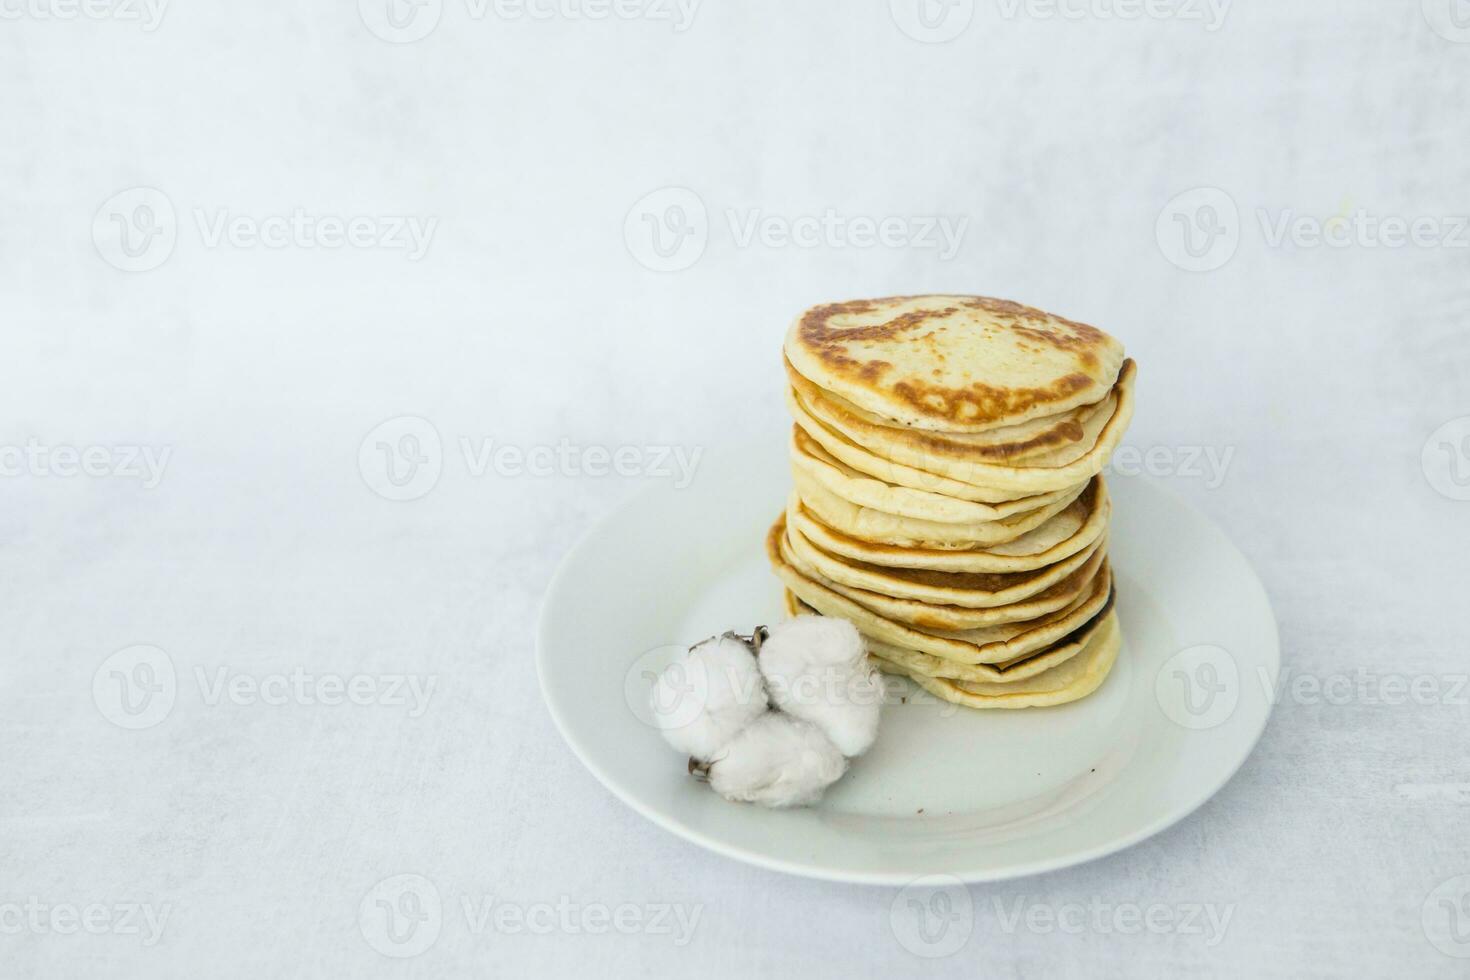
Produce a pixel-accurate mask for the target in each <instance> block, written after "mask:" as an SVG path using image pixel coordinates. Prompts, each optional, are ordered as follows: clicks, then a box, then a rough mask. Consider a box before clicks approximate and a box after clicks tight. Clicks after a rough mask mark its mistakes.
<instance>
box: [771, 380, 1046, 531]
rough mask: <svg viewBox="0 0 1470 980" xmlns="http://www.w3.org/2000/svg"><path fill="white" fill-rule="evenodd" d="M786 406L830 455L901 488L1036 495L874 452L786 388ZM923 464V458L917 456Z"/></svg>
mask: <svg viewBox="0 0 1470 980" xmlns="http://www.w3.org/2000/svg"><path fill="white" fill-rule="evenodd" d="M786 408H787V411H789V412H790V413H791V418H792V419H793V420H794V421H795V422H796V425H797V427H798V428H800V429H801V430H802V433H803V434H804V435H805V436H806V437H807V438H808V439H810V440H811V441H812V442H814V443H816V444H817V445H819V446H821V447H822V449H824V450H825V451H826V452H827V454H828V455H830V456H831V457H832V458H834V459H838V460H841V461H842V462H843V463H845V464H847V465H848V466H850V467H852V468H853V469H855V470H858V471H859V472H862V473H866V474H868V475H869V476H872V477H874V478H875V479H876V478H880V477H881V479H882V481H883V482H885V483H889V484H893V485H895V486H901V487H912V488H914V489H916V490H924V491H927V492H929V493H939V494H944V495H946V496H949V497H954V498H955V499H957V500H973V501H978V502H980V503H1007V502H1009V501H1012V500H1021V499H1024V498H1026V497H1029V496H1034V494H1029V493H1027V492H1026V491H1024V490H1001V489H996V488H994V487H981V486H976V485H975V484H973V483H965V482H964V481H962V480H955V479H951V478H950V477H947V476H944V475H942V474H939V473H935V472H932V471H930V470H927V469H924V468H923V467H922V466H910V465H908V464H907V463H904V462H900V461H897V460H892V459H885V458H883V457H881V456H876V455H874V454H873V453H872V452H871V451H870V450H869V449H867V448H866V447H864V446H860V445H858V444H857V443H855V442H853V441H852V440H851V439H848V438H847V437H846V436H844V435H843V434H842V433H840V432H838V431H837V430H836V429H833V428H831V427H830V426H828V425H825V424H823V423H822V422H821V421H820V420H818V419H817V418H816V417H815V416H814V415H812V414H811V413H810V412H808V411H807V410H806V408H805V407H804V406H803V404H802V401H801V399H800V398H799V397H798V396H797V394H796V392H795V390H794V389H791V388H788V389H786ZM915 462H918V463H923V462H925V461H924V460H923V459H915Z"/></svg>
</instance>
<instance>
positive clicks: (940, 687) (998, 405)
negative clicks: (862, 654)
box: [766, 296, 1135, 708]
mask: <svg viewBox="0 0 1470 980" xmlns="http://www.w3.org/2000/svg"><path fill="white" fill-rule="evenodd" d="M785 351H786V371H787V375H788V376H789V378H790V381H791V385H790V388H789V389H788V390H787V393H786V394H787V404H788V407H789V408H790V410H791V414H792V416H793V417H794V419H795V420H796V425H795V426H794V427H793V430H792V439H791V464H792V465H791V471H792V476H793V478H794V481H795V490H794V492H793V493H792V494H791V497H790V500H789V502H788V505H787V509H786V513H785V514H783V515H782V516H781V517H780V518H779V519H778V520H777V521H776V523H775V525H774V526H772V528H771V531H770V534H769V535H768V537H767V542H766V545H767V550H768V552H769V555H770V559H771V564H772V566H773V567H774V568H775V570H776V574H777V575H779V576H780V578H781V580H782V582H784V583H785V585H786V605H787V611H788V613H790V614H792V615H795V614H798V613H813V612H815V613H821V614H823V615H828V616H841V617H843V618H845V619H849V620H851V621H852V622H853V623H855V624H856V625H857V627H858V629H859V630H861V631H862V633H863V635H864V636H865V637H866V639H867V642H868V650H869V653H870V654H871V655H872V656H873V658H874V659H875V660H876V662H877V664H878V666H879V667H881V668H882V669H883V670H886V671H889V672H891V673H895V674H902V675H905V676H908V677H910V678H912V679H913V680H914V681H915V682H916V683H918V684H919V685H921V686H922V687H924V688H925V689H927V690H928V691H930V692H932V693H933V694H935V695H938V696H939V697H941V698H944V699H946V700H948V701H953V702H955V703H958V704H963V705H968V706H971V707H1004V708H1010V707H1031V706H1040V705H1052V704H1061V703H1063V702H1066V701H1072V700H1075V699H1077V698H1080V697H1083V696H1085V695H1087V694H1089V693H1091V692H1092V691H1094V690H1096V689H1097V687H1098V686H1099V685H1100V684H1101V683H1102V682H1103V679H1104V678H1105V677H1106V676H1107V673H1108V671H1109V670H1110V669H1111V668H1112V665H1113V661H1114V659H1115V658H1116V656H1117V652H1118V647H1119V632H1118V622H1117V616H1116V615H1115V614H1114V612H1113V581H1112V573H1111V571H1110V569H1109V566H1108V559H1107V536H1108V519H1109V515H1110V511H1109V505H1108V494H1107V488H1106V486H1104V484H1103V479H1102V477H1101V476H1100V475H1099V474H1100V472H1101V470H1102V468H1103V466H1104V465H1105V464H1106V463H1107V461H1108V457H1109V456H1110V455H1111V453H1112V451H1113V449H1114V448H1115V447H1116V446H1117V445H1118V442H1119V440H1120V439H1121V438H1122V435H1123V431H1124V429H1126V428H1127V425H1128V421H1129V419H1130V418H1131V416H1132V413H1133V379H1134V373H1135V369H1134V364H1133V362H1132V361H1131V360H1125V359H1124V357H1123V348H1122V345H1121V344H1119V343H1118V342H1117V341H1116V340H1114V339H1113V338H1112V337H1109V336H1108V335H1107V334H1105V333H1103V332H1102V331H1101V330H1098V329H1096V328H1095V327H1090V326H1087V325H1086V324H1082V323H1074V322H1072V321H1070V320H1065V319H1062V318H1060V317H1056V316H1052V315H1050V314H1047V313H1043V312H1041V311H1040V310H1035V309H1032V308H1030V307H1026V306H1021V305H1019V304H1016V303H1011V302H1008V301H1005V300H997V299H989V298H987V297H982V296H905V297H895V298H890V299H877V300H858V301H854V302H848V303H833V304H827V305H824V306H817V307H813V308H812V309H810V310H808V311H806V313H804V314H802V316H801V317H800V318H798V319H797V321H796V323H795V324H793V325H792V328H791V331H790V333H789V334H788V335H787V338H786V345H785Z"/></svg>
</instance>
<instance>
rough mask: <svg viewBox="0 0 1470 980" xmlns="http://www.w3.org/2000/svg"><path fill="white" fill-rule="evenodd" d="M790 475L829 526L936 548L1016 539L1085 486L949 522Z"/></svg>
mask: <svg viewBox="0 0 1470 980" xmlns="http://www.w3.org/2000/svg"><path fill="white" fill-rule="evenodd" d="M791 478H792V482H793V483H794V484H795V485H796V493H797V496H799V497H800V498H801V502H802V504H803V505H804V506H805V507H806V508H807V510H809V511H811V512H812V513H813V514H815V515H816V516H817V517H819V518H820V519H821V521H822V523H824V524H826V525H828V526H829V527H832V528H835V529H837V530H839V531H841V532H843V533H844V534H850V535H852V536H853V537H857V538H864V539H866V540H868V541H877V542H879V543H881V544H891V545H901V546H905V547H918V548H932V549H936V550H946V549H955V548H974V547H976V546H991V545H998V544H1004V543H1005V542H1007V541H1014V540H1015V539H1016V538H1018V537H1020V536H1021V535H1023V534H1025V533H1026V532H1027V531H1031V530H1034V529H1036V528H1037V527H1040V526H1041V525H1042V524H1045V523H1046V522H1047V521H1048V520H1050V519H1051V518H1052V517H1055V516H1056V515H1057V514H1058V513H1060V512H1061V511H1062V510H1065V509H1066V507H1067V506H1068V505H1069V504H1070V503H1071V502H1072V501H1073V500H1075V499H1076V498H1077V497H1080V496H1081V495H1082V491H1083V490H1084V489H1086V488H1085V486H1081V485H1079V486H1078V487H1077V488H1076V490H1075V491H1070V492H1069V495H1068V496H1066V497H1063V498H1062V499H1060V500H1054V501H1052V502H1051V503H1048V504H1046V505H1045V506H1043V507H1039V508H1037V509H1036V510H1032V511H1026V512H1024V513H1021V514H1015V515H1012V516H1010V517H1006V518H1003V519H1001V520H998V521H983V522H970V523H951V522H948V521H928V520H920V519H918V518H914V517H905V516H904V515H902V514H893V513H889V512H888V511H882V510H878V509H876V508H873V507H864V506H861V505H859V504H855V503H853V502H852V501H850V500H844V499H842V498H841V497H839V496H837V495H836V494H834V493H832V492H831V491H829V490H827V489H826V488H825V487H823V486H822V485H821V484H820V483H818V482H817V481H816V480H815V479H813V478H812V477H810V476H808V475H807V474H806V473H805V472H804V471H803V470H800V469H793V471H792V474H791Z"/></svg>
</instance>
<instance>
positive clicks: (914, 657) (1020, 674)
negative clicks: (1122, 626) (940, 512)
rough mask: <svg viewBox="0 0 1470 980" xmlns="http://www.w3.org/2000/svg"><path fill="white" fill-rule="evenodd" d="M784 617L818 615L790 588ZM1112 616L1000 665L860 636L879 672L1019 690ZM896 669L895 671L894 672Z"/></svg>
mask: <svg viewBox="0 0 1470 980" xmlns="http://www.w3.org/2000/svg"><path fill="white" fill-rule="evenodd" d="M783 597H784V600H785V601H784V606H785V609H786V615H788V616H792V617H795V616H800V615H811V614H816V615H821V614H820V613H818V612H817V611H816V610H815V609H813V608H812V607H811V606H808V605H807V604H806V603H804V602H802V601H801V600H800V599H798V598H797V597H796V596H795V595H794V594H793V593H792V592H791V591H790V590H789V589H787V590H784V591H783ZM1111 615H1112V607H1111V605H1109V606H1106V607H1104V609H1103V610H1102V612H1100V613H1098V615H1096V616H1094V617H1093V618H1092V619H1091V620H1089V621H1088V622H1087V623H1084V624H1083V625H1082V626H1081V627H1079V628H1078V629H1076V630H1074V631H1073V632H1072V633H1070V634H1069V635H1067V636H1066V637H1064V638H1063V639H1062V640H1061V641H1059V642H1058V643H1056V644H1054V645H1053V646H1050V647H1048V648H1047V649H1045V650H1043V651H1041V652H1040V653H1035V654H1032V655H1030V656H1027V657H1020V658H1018V659H1016V660H1012V661H1008V662H1007V663H1002V664H976V665H973V666H970V665H965V664H956V663H953V662H951V661H948V660H941V659H940V658H938V657H932V656H930V655H928V654H926V653H919V652H918V651H916V650H909V649H906V648H904V647H896V646H893V645H892V644H888V643H884V642H882V641H881V640H875V639H873V638H872V637H870V636H865V637H863V642H864V643H865V644H866V645H867V648H868V652H869V655H870V657H871V658H872V659H873V662H874V664H875V665H876V666H878V667H879V668H880V669H883V670H887V671H888V672H889V673H902V674H903V675H904V676H909V677H912V676H915V675H921V676H924V677H928V678H933V679H941V680H951V681H961V682H964V683H967V684H986V683H992V684H997V685H1005V686H1010V687H1012V689H1013V690H1021V689H1022V688H1021V687H1020V685H1019V683H1018V682H1022V681H1026V680H1029V679H1031V678H1035V677H1037V676H1038V675H1041V674H1044V673H1046V672H1048V671H1050V670H1052V669H1053V668H1055V667H1056V666H1058V665H1059V664H1062V663H1064V662H1066V661H1067V660H1070V659H1071V658H1073V657H1075V656H1077V655H1078V654H1080V653H1081V652H1082V651H1083V650H1084V649H1085V648H1086V647H1087V645H1088V644H1089V643H1090V642H1091V641H1092V640H1093V639H1094V638H1095V637H1096V636H1097V631H1098V630H1099V628H1101V627H1102V626H1103V624H1104V622H1105V621H1106V620H1107V619H1108V618H1109V617H1110V616H1111ZM895 668H898V669H895Z"/></svg>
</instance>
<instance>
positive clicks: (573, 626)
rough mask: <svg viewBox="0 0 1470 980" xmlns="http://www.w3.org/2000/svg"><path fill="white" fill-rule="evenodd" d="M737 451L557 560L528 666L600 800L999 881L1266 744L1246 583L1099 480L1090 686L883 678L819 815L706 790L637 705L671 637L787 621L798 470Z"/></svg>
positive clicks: (738, 852)
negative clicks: (1018, 691) (958, 700)
mask: <svg viewBox="0 0 1470 980" xmlns="http://www.w3.org/2000/svg"><path fill="white" fill-rule="evenodd" d="M773 442H774V443H775V445H776V446H777V447H779V446H780V442H779V440H773ZM731 458H732V457H727V464H728V461H729V459H731ZM733 458H735V459H739V460H740V463H739V465H738V467H736V466H732V465H725V466H714V465H709V464H707V465H705V466H704V467H702V468H701V470H700V473H699V477H698V478H697V479H696V480H695V482H694V483H693V484H692V485H690V486H689V487H686V488H684V489H679V490H676V489H673V488H661V489H657V490H654V491H653V492H650V493H647V494H645V495H643V496H642V497H640V498H638V499H636V500H634V501H633V502H632V503H631V504H630V505H629V506H626V507H624V508H623V509H622V510H620V511H618V512H617V513H615V514H613V515H612V516H611V517H610V518H608V519H607V520H606V521H604V522H603V523H602V524H601V525H600V526H598V527H597V528H596V529H595V530H593V531H592V533H590V534H589V535H588V536H587V537H586V538H585V539H584V540H583V541H582V542H581V544H579V545H578V546H577V547H576V548H575V549H574V550H573V551H572V552H571V554H569V555H568V556H567V558H566V560H565V562H564V563H563V564H562V567H561V569H560V571H559V572H558V573H557V575H556V578H555V580H554V581H553V582H552V584H551V587H550V588H549V589H548V591H547V594H546V599H545V603H544V606H543V608H542V616H541V624H540V631H539V636H538V642H537V666H538V669H539V671H540V674H541V687H542V691H543V693H544V695H545V697H546V703H547V706H548V707H549V708H550V710H551V714H552V716H553V717H554V718H555V720H556V723H557V725H558V726H559V727H560V729H561V732H562V734H563V735H564V736H565V737H566V740H567V742H568V743H569V744H570V745H571V747H572V750H573V751H574V752H576V754H577V756H578V757H579V758H580V759H581V760H582V761H583V762H584V763H585V764H586V766H587V768H588V769H590V770H591V771H592V773H593V774H594V775H595V776H596V777H597V778H598V779H599V780H601V781H602V783H603V784H604V785H605V786H607V788H608V789H610V790H612V791H613V792H614V793H615V794H617V795H618V796H619V797H620V798H622V799H623V800H624V801H625V802H626V803H627V804H628V805H629V806H631V807H633V808H634V809H635V810H637V811H638V812H640V813H642V814H643V815H644V816H646V817H648V818H649V819H650V820H653V821H654V822H655V823H657V824H659V825H661V826H663V827H665V828H667V829H668V830H670V831H672V832H674V833H675V834H678V835H679V836H681V837H684V838H687V839H689V840H691V841H694V842H695V843H697V844H700V845H702V846H704V847H707V848H709V849H711V850H713V851H717V852H719V853H721V854H724V855H727V856H729V857H733V858H737V859H739V860H742V861H748V862H750V863H752V864H757V865H761V866H763V867H767V868H774V869H776V870H779V871H786V872H790V873H792V874H800V875H808V876H811V877H816V878H826V879H832V880H837V881H853V882H866V883H875V884H898V885H902V884H907V883H909V882H911V881H912V880H913V879H915V878H918V877H921V876H924V875H934V874H946V875H952V876H954V877H957V878H959V879H960V880H963V881H994V880H998V879H1002V878H1010V877H1015V876H1018V875H1026V874H1034V873H1037V872H1042V871H1048V870H1053V869H1056V868H1063V867H1067V866H1069V865H1073V864H1077V863H1080V862H1082V861H1087V860H1090V859H1092V858H1097V857H1101V856H1103V855H1106V854H1111V853H1112V852H1114V851H1117V850H1120V849H1121V848H1124V847H1127V846H1129V845H1130V844H1134V843H1137V842H1138V841H1141V840H1143V839H1144V838H1146V837H1148V836H1149V835H1151V834H1154V833H1157V832H1158V831H1160V830H1163V829H1164V828H1166V827H1168V826H1169V825H1171V824H1173V823H1174V822H1175V821H1177V820H1179V819H1180V818H1182V817H1184V816H1185V815H1187V814H1188V813H1189V812H1190V811H1192V810H1194V809H1195V808H1196V807H1198V806H1199V805H1200V804H1201V803H1203V802H1204V801H1205V800H1207V799H1209V798H1210V797H1211V796H1212V795H1213V794H1214V793H1215V792H1216V791H1217V790H1219V789H1220V787H1221V786H1223V785H1224V784H1225V782H1226V781H1227V780H1229V779H1230V777H1231V775H1232V774H1234V772H1235V771H1236V769H1238V768H1239V767H1240V765H1241V763H1243V762H1244V761H1245V759H1246V757H1247V756H1248V755H1249V754H1250V751H1251V748H1252V747H1253V746H1254V745H1255V743H1256V740H1257V739H1258V738H1259V737H1260V734H1261V731H1262V729H1263V728H1264V727H1265V723H1266V717H1267V715H1268V714H1269V713H1270V708H1271V704H1272V701H1273V698H1272V692H1274V691H1275V689H1276V678H1277V672H1278V669H1279V666H1280V654H1279V648H1278V642H1277V633H1276V623H1275V620H1274V618H1273V617H1272V614H1271V607H1270V604H1269V602H1268V601H1267V599H1266V594H1265V591H1264V590H1263V589H1262V587H1261V584H1260V582H1259V580H1258V579H1257V578H1256V576H1255V574H1254V573H1253V572H1252V571H1251V568H1250V566H1249V565H1248V564H1247V562H1246V561H1245V559H1244V558H1243V557H1242V556H1241V554H1240V552H1238V551H1237V550H1236V549H1235V548H1234V546H1232V545H1231V543H1230V542H1229V540H1227V539H1226V537H1225V535H1224V534H1222V533H1221V532H1220V530H1219V529H1218V528H1216V527H1215V526H1214V525H1213V524H1211V523H1210V522H1209V521H1208V520H1207V519H1205V518H1204V517H1203V516H1201V515H1200V514H1199V513H1198V512H1196V511H1195V510H1193V509H1192V508H1190V507H1189V506H1188V505H1187V504H1185V503H1184V502H1183V501H1182V500H1180V499H1179V498H1177V497H1176V496H1174V494H1173V493H1171V492H1168V491H1166V490H1164V489H1162V488H1160V487H1159V486H1158V485H1156V484H1153V483H1149V482H1146V481H1143V480H1140V479H1130V478H1122V477H1113V478H1112V479H1110V481H1109V488H1110V491H1111V493H1112V496H1113V501H1114V509H1113V530H1112V534H1111V536H1110V550H1111V554H1112V563H1113V569H1114V575H1115V577H1116V582H1117V594H1118V598H1117V609H1118V615H1119V618H1120V622H1121V625H1122V632H1123V647H1122V650H1121V651H1120V653H1119V656H1118V662H1117V665H1116V666H1115V667H1114V669H1113V672H1112V674H1111V675H1110V676H1109V677H1108V679H1107V681H1106V682H1105V683H1104V684H1103V686H1102V687H1101V688H1100V689H1099V690H1098V691H1097V692H1096V693H1094V694H1093V695H1092V696H1090V697H1088V698H1085V699H1084V700H1082V701H1080V702H1077V703H1074V704H1069V705H1063V706H1060V707H1055V708H1043V709H1028V710H1023V711H999V710H997V711H975V710H970V709H964V708H955V707H953V706H951V705H947V704H942V703H939V702H937V701H935V700H934V699H933V698H931V697H928V696H927V695H924V694H923V693H922V692H920V691H918V689H916V688H914V687H913V686H912V685H911V684H909V683H908V682H907V681H899V680H896V679H892V680H891V681H890V683H891V685H892V686H893V688H894V691H895V695H894V697H893V698H892V699H891V703H888V704H886V705H885V707H884V709H883V719H882V727H881V728H880V730H879V736H878V743H877V745H876V746H875V747H874V748H873V750H872V751H871V752H869V753H868V754H867V755H866V756H864V757H863V758H861V759H859V760H857V761H856V762H855V763H854V764H853V766H852V768H851V770H850V771H849V773H848V774H847V776H845V777H844V778H843V779H842V781H841V782H839V783H837V784H836V785H835V786H833V787H832V788H831V789H830V790H828V792H827V795H826V796H825V798H824V799H823V800H822V801H821V802H820V803H819V804H818V805H816V806H815V807H811V808H808V809H799V810H787V811H773V810H766V809H762V808H759V807H754V806H748V805H743V804H734V803H728V802H726V801H724V800H722V799H720V798H719V797H718V796H716V795H715V794H714V793H713V792H712V791H711V790H710V789H709V787H708V786H707V785H705V784H703V783H700V782H696V781H695V780H693V779H691V778H690V777H689V776H688V775H687V774H686V772H685V760H684V759H683V758H682V757H681V756H680V755H678V754H677V753H675V752H674V751H673V750H672V749H671V748H669V746H668V745H667V744H665V743H664V741H663V740H662V738H661V737H660V736H659V734H658V732H657V730H656V729H655V728H653V727H652V725H651V723H650V722H649V716H648V710H647V708H646V707H645V705H646V700H647V696H648V689H649V684H650V680H651V677H652V676H653V675H654V674H655V673H656V672H657V671H658V670H659V669H660V668H661V667H662V666H663V665H664V664H666V663H667V662H669V660H671V659H672V658H673V657H674V656H676V655H677V654H678V653H679V652H681V651H682V650H683V649H684V648H685V647H687V646H689V645H690V644H692V643H695V642H697V641H699V640H701V639H703V638H705V637H707V636H710V635H711V634H714V633H719V632H723V631H724V630H726V629H732V628H733V629H737V630H739V631H740V632H749V630H750V628H751V627H752V626H754V625H756V624H759V623H772V622H777V621H779V620H780V619H781V618H782V613H781V588H780V585H779V583H778V582H777V580H776V578H775V576H774V575H772V573H771V572H770V570H769V568H768V567H767V565H766V559H765V550H764V539H765V534H766V530H767V528H768V527H769V525H770V523H771V521H772V520H773V519H774V518H775V517H776V515H777V514H778V513H779V511H780V509H781V507H782V505H783V503H784V501H785V499H786V493H787V489H788V486H789V479H790V478H789V475H788V474H787V471H786V468H785V465H784V461H783V460H782V458H781V457H780V456H779V455H778V454H775V453H770V454H766V453H764V452H763V453H762V454H760V456H759V458H756V459H752V458H751V456H750V454H742V455H739V456H733ZM900 695H901V696H904V697H906V698H907V700H906V701H902V700H900Z"/></svg>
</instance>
